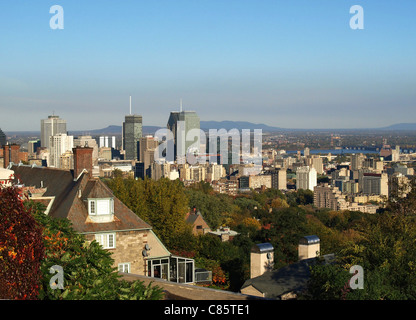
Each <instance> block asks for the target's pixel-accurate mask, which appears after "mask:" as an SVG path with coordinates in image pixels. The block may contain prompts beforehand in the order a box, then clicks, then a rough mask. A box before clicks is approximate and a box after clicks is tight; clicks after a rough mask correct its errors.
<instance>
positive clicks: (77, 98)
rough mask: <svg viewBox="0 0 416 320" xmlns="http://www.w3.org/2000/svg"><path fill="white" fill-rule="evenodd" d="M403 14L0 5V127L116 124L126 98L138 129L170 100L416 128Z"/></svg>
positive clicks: (390, 9) (215, 6)
mask: <svg viewBox="0 0 416 320" xmlns="http://www.w3.org/2000/svg"><path fill="white" fill-rule="evenodd" d="M53 5H60V6H61V7H62V9H63V21H64V24H63V29H52V28H51V27H50V20H51V19H52V20H53V22H55V19H54V16H55V12H52V13H50V8H51V7H52V6H53ZM353 5H360V6H361V7H362V8H363V12H364V15H363V21H364V29H352V28H351V27H350V19H351V18H353V17H354V16H355V14H354V13H350V8H351V7H352V6H353ZM415 13H416V2H415V1H414V0H396V1H392V0H383V1H382V0H354V1H349V0H336V1H335V0H290V1H288V0H286V1H278V0H273V1H272V0H256V1H254V0H221V1H220V0H152V1H149V0H146V1H141V0H135V1H129V0H123V1H114V0H113V1H106V0H101V1H92V0H54V1H45V0H36V1H33V0H2V1H1V2H0V128H1V129H2V130H3V131H6V132H7V131H31V130H33V131H39V130H40V121H41V119H45V118H47V117H48V115H51V114H55V115H59V116H60V117H61V118H63V119H65V120H67V129H68V130H70V131H71V130H92V129H100V128H104V127H107V126H108V125H121V124H122V122H123V120H124V116H125V115H126V114H128V113H129V97H130V96H131V97H132V112H133V113H134V114H140V115H142V117H143V125H145V126H146V125H151V126H153V125H155V126H166V123H167V120H168V118H169V113H170V112H171V111H175V110H178V109H179V105H180V99H182V101H183V102H182V103H183V109H184V110H194V111H196V112H197V114H198V115H199V117H200V119H201V121H204V120H205V121H211V120H216V121H222V120H234V121H249V122H253V123H264V124H267V125H270V126H275V127H282V128H305V129H306V128H310V129H312V128H374V127H383V126H388V125H391V124H395V123H402V122H416V112H415V110H416V109H415V108H416V40H415V34H416V20H415V19H414V16H415Z"/></svg>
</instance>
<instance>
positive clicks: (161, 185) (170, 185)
mask: <svg viewBox="0 0 416 320" xmlns="http://www.w3.org/2000/svg"><path fill="white" fill-rule="evenodd" d="M106 183H107V185H108V186H109V187H110V188H111V190H112V191H113V193H114V195H115V196H116V197H117V198H119V199H120V200H121V201H122V202H123V203H124V204H125V205H126V206H127V207H129V208H130V209H131V210H132V211H133V212H134V213H136V214H137V215H138V216H139V217H140V218H141V219H143V220H144V221H146V222H147V223H149V224H150V225H151V226H152V227H153V230H154V231H155V233H156V234H157V236H158V237H159V238H160V239H161V240H162V242H163V243H164V244H165V245H166V246H167V247H169V246H170V245H171V244H173V243H174V242H175V238H176V237H177V236H178V235H181V234H182V233H184V232H186V222H185V214H186V212H187V211H188V203H189V201H188V198H187V196H186V194H185V190H184V187H183V185H182V183H181V182H180V181H178V180H175V181H171V180H169V179H167V178H162V179H159V180H157V181H155V180H153V179H149V178H147V177H146V178H145V179H144V180H142V179H138V180H135V179H123V178H120V177H119V178H116V179H108V180H106Z"/></svg>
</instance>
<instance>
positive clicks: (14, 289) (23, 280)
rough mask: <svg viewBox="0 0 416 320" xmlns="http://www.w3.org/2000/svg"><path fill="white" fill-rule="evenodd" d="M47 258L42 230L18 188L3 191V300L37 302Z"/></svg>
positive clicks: (0, 228)
mask: <svg viewBox="0 0 416 320" xmlns="http://www.w3.org/2000/svg"><path fill="white" fill-rule="evenodd" d="M43 257H44V245H43V239H42V229H41V227H39V226H38V224H37V223H36V221H35V219H34V218H33V216H32V215H31V209H30V208H27V207H26V206H25V205H24V197H23V196H21V194H20V193H19V191H18V189H16V188H14V187H0V299H36V298H37V296H38V293H39V285H40V279H41V270H40V265H41V260H42V259H43Z"/></svg>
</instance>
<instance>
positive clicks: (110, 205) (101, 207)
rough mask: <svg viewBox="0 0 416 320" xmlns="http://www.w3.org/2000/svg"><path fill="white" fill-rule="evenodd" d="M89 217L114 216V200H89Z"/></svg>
mask: <svg viewBox="0 0 416 320" xmlns="http://www.w3.org/2000/svg"><path fill="white" fill-rule="evenodd" d="M88 214H89V215H97V216H99V215H109V214H114V200H113V199H89V200H88Z"/></svg>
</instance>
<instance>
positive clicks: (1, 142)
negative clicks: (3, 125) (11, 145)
mask: <svg viewBox="0 0 416 320" xmlns="http://www.w3.org/2000/svg"><path fill="white" fill-rule="evenodd" d="M6 140H7V138H6V135H5V134H4V132H3V131H2V130H1V129H0V147H1V146H5V145H6Z"/></svg>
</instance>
